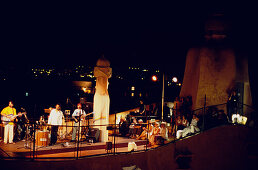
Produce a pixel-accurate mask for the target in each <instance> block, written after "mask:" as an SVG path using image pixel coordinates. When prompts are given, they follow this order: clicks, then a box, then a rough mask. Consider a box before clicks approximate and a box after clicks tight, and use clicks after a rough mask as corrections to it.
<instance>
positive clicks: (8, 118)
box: [1, 112, 26, 125]
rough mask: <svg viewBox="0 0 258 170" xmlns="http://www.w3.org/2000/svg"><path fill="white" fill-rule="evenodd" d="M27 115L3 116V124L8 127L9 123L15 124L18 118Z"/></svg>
mask: <svg viewBox="0 0 258 170" xmlns="http://www.w3.org/2000/svg"><path fill="white" fill-rule="evenodd" d="M24 114H26V112H22V113H21V112H19V113H18V114H17V115H13V114H9V115H2V116H1V120H2V122H3V124H4V125H7V124H8V123H9V122H13V121H14V120H15V119H16V117H18V116H19V117H20V116H22V115H24Z"/></svg>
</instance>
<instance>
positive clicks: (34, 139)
mask: <svg viewBox="0 0 258 170" xmlns="http://www.w3.org/2000/svg"><path fill="white" fill-rule="evenodd" d="M35 145H36V127H35V121H34V122H33V152H32V161H34V159H35Z"/></svg>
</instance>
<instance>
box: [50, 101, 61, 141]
mask: <svg viewBox="0 0 258 170" xmlns="http://www.w3.org/2000/svg"><path fill="white" fill-rule="evenodd" d="M63 119H64V115H63V112H62V111H61V107H60V105H59V104H57V105H56V109H52V110H51V112H50V115H49V118H48V124H49V125H52V126H51V140H50V144H49V145H54V144H55V143H56V141H57V131H58V126H61V125H62V123H63Z"/></svg>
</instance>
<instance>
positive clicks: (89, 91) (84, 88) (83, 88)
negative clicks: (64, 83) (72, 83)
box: [82, 87, 91, 93]
mask: <svg viewBox="0 0 258 170" xmlns="http://www.w3.org/2000/svg"><path fill="white" fill-rule="evenodd" d="M82 90H83V91H84V93H91V90H90V89H88V88H87V87H82Z"/></svg>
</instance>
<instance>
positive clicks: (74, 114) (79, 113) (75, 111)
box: [72, 109, 86, 116]
mask: <svg viewBox="0 0 258 170" xmlns="http://www.w3.org/2000/svg"><path fill="white" fill-rule="evenodd" d="M82 115H83V116H85V115H86V113H85V111H84V110H82V109H75V110H74V112H73V114H72V116H82Z"/></svg>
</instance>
